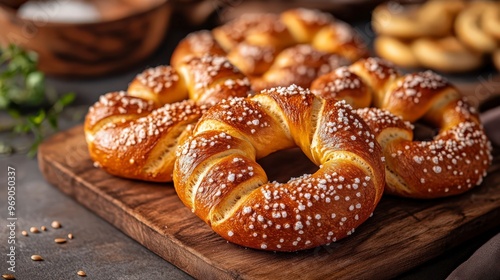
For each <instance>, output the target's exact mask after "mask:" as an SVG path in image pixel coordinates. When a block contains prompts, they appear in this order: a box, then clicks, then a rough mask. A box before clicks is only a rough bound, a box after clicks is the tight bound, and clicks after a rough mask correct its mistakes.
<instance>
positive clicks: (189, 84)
mask: <svg viewBox="0 0 500 280" xmlns="http://www.w3.org/2000/svg"><path fill="white" fill-rule="evenodd" d="M250 93H251V91H250V84H249V81H248V79H247V78H246V76H245V75H243V74H242V73H241V72H239V71H238V69H236V68H235V67H234V66H233V65H232V64H231V63H230V62H229V61H228V60H227V59H226V58H225V57H221V56H209V55H207V56H202V57H193V58H191V59H190V60H188V61H185V62H183V63H181V64H179V65H177V67H176V68H173V67H171V66H158V67H156V68H150V69H147V70H145V71H144V72H143V73H140V74H139V75H137V77H136V78H135V79H134V80H133V81H132V82H131V83H130V85H129V87H128V90H127V92H113V93H108V94H106V95H103V96H101V98H100V99H99V101H98V102H96V103H95V104H94V105H93V106H92V107H90V109H89V112H88V114H87V116H86V119H85V125H84V131H85V136H86V141H87V144H88V149H89V153H90V157H91V159H92V160H93V161H94V163H95V165H97V166H99V167H101V168H103V169H104V170H106V171H107V172H108V173H110V174H113V175H116V176H120V177H125V178H131V179H139V180H146V181H157V182H165V181H171V180H172V170H173V165H174V161H175V148H176V147H177V143H178V142H179V140H181V139H182V138H183V137H184V135H185V133H186V131H187V130H188V128H189V127H190V125H191V124H194V123H195V122H196V121H198V119H199V118H200V117H201V115H202V114H203V112H205V111H206V109H207V108H208V107H210V106H212V105H213V104H215V103H217V102H219V101H220V100H222V99H225V98H230V97H246V96H248V94H250ZM187 97H189V99H186V98H187ZM179 100H180V101H179Z"/></svg>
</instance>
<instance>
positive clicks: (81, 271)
mask: <svg viewBox="0 0 500 280" xmlns="http://www.w3.org/2000/svg"><path fill="white" fill-rule="evenodd" d="M76 274H78V276H81V277H85V276H87V274H86V273H85V271H83V270H78V272H77V273H76Z"/></svg>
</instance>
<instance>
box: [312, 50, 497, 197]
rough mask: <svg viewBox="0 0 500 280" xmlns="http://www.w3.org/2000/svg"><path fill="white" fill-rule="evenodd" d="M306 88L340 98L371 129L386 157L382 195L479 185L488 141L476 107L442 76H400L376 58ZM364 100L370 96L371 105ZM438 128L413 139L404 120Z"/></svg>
mask: <svg viewBox="0 0 500 280" xmlns="http://www.w3.org/2000/svg"><path fill="white" fill-rule="evenodd" d="M311 91H312V92H313V93H315V94H317V95H319V96H322V97H323V98H344V99H345V100H346V101H348V102H350V103H351V104H353V105H354V106H355V107H358V108H363V107H366V106H367V104H371V106H374V107H376V108H371V109H360V110H358V111H357V112H358V113H359V114H360V115H361V117H363V119H364V120H365V121H366V122H367V123H368V124H369V125H370V127H371V128H372V129H373V131H374V133H375V134H376V135H377V140H378V142H379V143H380V144H381V146H382V149H383V153H384V156H385V158H386V161H385V164H386V179H387V188H386V192H387V193H389V194H395V195H400V196H407V197H414V198H436V197H443V196H450V195H456V194H460V193H463V192H465V191H467V190H469V189H471V188H472V187H474V186H476V185H479V184H480V183H481V181H482V178H483V177H484V176H486V171H487V169H488V167H489V165H490V163H491V144H490V142H489V140H488V139H487V137H486V135H485V133H484V131H483V128H482V126H481V123H480V121H479V118H478V116H477V114H476V112H475V110H474V109H473V108H472V107H471V106H470V105H468V104H467V102H466V101H465V100H464V98H463V97H462V96H461V95H460V93H459V92H458V91H457V90H456V88H454V87H453V86H451V85H450V84H449V83H448V82H447V81H446V80H445V79H444V78H442V77H441V76H438V75H437V74H435V73H433V72H431V71H426V72H421V73H415V74H407V75H401V74H399V73H398V71H397V70H396V69H395V68H394V67H393V66H392V64H390V63H388V62H386V61H384V60H382V59H376V58H368V59H363V60H360V61H358V62H356V63H354V64H353V65H351V66H349V67H342V68H339V69H337V70H335V71H334V72H333V73H331V74H327V75H324V76H322V77H319V78H318V79H317V80H316V81H315V82H314V83H313V85H312V86H311ZM370 99H372V100H371V101H370ZM417 120H423V121H425V122H428V123H430V124H432V125H434V126H436V127H438V128H439V133H438V134H437V135H436V136H435V137H434V138H433V139H431V140H424V141H417V140H414V139H413V130H412V126H411V124H410V123H405V121H407V122H412V123H413V122H415V121H417Z"/></svg>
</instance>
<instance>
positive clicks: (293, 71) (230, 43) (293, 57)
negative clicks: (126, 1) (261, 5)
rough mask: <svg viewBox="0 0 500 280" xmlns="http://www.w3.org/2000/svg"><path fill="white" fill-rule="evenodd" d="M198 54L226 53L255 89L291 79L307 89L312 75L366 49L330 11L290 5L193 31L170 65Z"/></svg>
mask: <svg viewBox="0 0 500 280" xmlns="http://www.w3.org/2000/svg"><path fill="white" fill-rule="evenodd" d="M202 53H210V54H217V55H223V54H225V55H227V57H228V59H229V61H231V62H232V63H233V64H234V65H236V66H237V67H238V68H239V69H240V70H241V71H242V72H243V73H244V74H246V75H247V76H248V77H249V78H250V80H251V83H252V86H253V89H254V90H255V91H256V92H258V91H260V90H262V89H264V88H270V87H275V86H288V85H290V84H291V82H290V81H294V83H295V84H297V85H299V86H303V87H308V86H309V85H310V83H311V82H312V80H313V79H314V78H316V77H317V76H319V75H322V74H324V73H327V72H329V71H331V70H333V69H335V68H337V67H339V66H342V65H347V64H350V63H352V62H353V61H356V60H357V59H359V58H361V57H366V56H367V55H368V50H367V47H366V45H365V44H364V42H363V40H362V39H361V38H360V37H359V36H358V35H357V33H356V32H355V31H354V29H353V28H352V27H350V26H349V25H348V24H346V23H344V22H342V21H339V20H336V19H334V18H333V17H332V16H331V15H330V14H327V13H322V12H320V11H317V10H308V9H291V10H287V11H285V12H283V13H281V14H270V13H262V14H246V15H243V16H241V17H239V18H237V19H234V20H232V21H230V22H228V23H226V24H224V25H222V26H219V27H217V28H215V29H213V30H212V31H208V30H202V31H198V32H193V33H191V34H189V35H188V36H187V37H186V38H185V39H184V40H182V41H181V42H180V43H179V45H178V46H177V48H176V49H175V50H174V52H173V54H172V58H171V61H170V63H171V64H172V65H174V66H175V65H176V64H178V63H180V62H182V61H183V60H185V59H189V58H190V57H192V56H198V55H200V54H202ZM285 62H286V63H285Z"/></svg>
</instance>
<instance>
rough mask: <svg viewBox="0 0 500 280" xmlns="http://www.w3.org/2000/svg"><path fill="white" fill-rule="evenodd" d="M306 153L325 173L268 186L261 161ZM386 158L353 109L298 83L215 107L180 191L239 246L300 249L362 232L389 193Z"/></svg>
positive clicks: (190, 145) (185, 165)
mask: <svg viewBox="0 0 500 280" xmlns="http://www.w3.org/2000/svg"><path fill="white" fill-rule="evenodd" d="M294 146H298V147H300V148H301V149H302V151H303V152H304V153H305V154H306V155H307V156H308V157H309V158H310V159H311V160H312V161H313V162H314V163H315V164H316V165H318V166H319V170H318V171H317V172H315V173H314V174H306V175H303V176H301V177H298V178H294V179H290V181H288V182H286V183H278V182H268V179H267V176H266V173H265V171H264V170H263V169H262V167H261V166H260V165H259V164H258V163H257V162H256V161H255V160H256V159H259V158H262V157H265V156H266V155H268V154H270V153H272V152H275V151H277V150H281V149H286V148H291V147H294ZM384 184H385V179H384V165H383V163H382V151H381V148H380V146H379V144H378V143H377V142H376V140H375V137H374V135H373V133H372V132H371V130H370V129H369V128H368V126H367V124H366V123H365V122H364V121H363V120H362V119H361V118H360V117H359V116H358V115H357V114H355V113H354V112H353V110H352V108H351V107H350V106H348V105H346V104H345V102H344V101H336V100H325V99H320V98H317V97H315V96H314V95H313V94H311V93H310V91H309V90H307V89H303V88H300V87H297V86H295V85H292V86H289V87H287V88H285V87H278V88H272V89H269V90H264V91H262V92H261V93H260V94H257V95H255V96H253V97H250V98H246V99H243V98H240V99H232V100H228V101H223V102H221V103H219V104H217V105H215V106H214V107H212V108H210V109H209V110H208V111H207V112H206V113H205V114H204V115H203V116H202V118H201V119H200V121H199V122H198V123H197V125H196V127H195V128H194V130H193V131H192V135H191V136H190V137H189V138H186V141H185V142H184V143H183V144H182V145H181V146H179V149H178V152H177V161H176V164H175V169H174V186H175V189H176V191H177V194H178V196H179V197H180V199H181V200H182V202H183V203H184V204H185V205H186V206H188V207H189V208H191V210H192V211H193V212H194V213H195V214H196V215H198V216H199V217H200V218H201V219H202V220H204V221H205V222H206V223H207V224H209V225H210V226H211V227H212V229H213V230H214V231H215V232H217V233H218V234H220V235H221V236H222V237H223V238H225V239H227V240H228V241H230V242H233V243H236V244H240V245H242V246H245V247H251V248H256V249H262V250H272V251H297V250H303V249H307V248H312V247H316V246H319V245H323V244H327V243H330V242H334V241H336V240H339V239H341V238H344V237H346V236H347V235H350V234H352V233H353V232H354V230H355V228H357V227H358V226H359V225H360V224H361V223H363V222H364V221H365V220H366V219H367V218H368V217H369V216H370V215H371V213H372V212H373V210H374V208H375V206H376V205H377V204H378V202H379V200H380V198H381V196H382V193H383V189H384Z"/></svg>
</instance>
